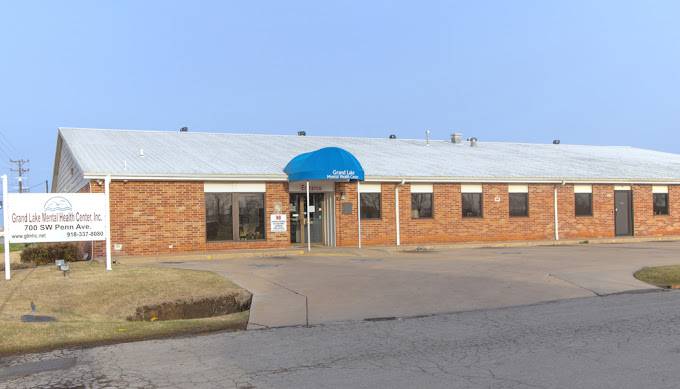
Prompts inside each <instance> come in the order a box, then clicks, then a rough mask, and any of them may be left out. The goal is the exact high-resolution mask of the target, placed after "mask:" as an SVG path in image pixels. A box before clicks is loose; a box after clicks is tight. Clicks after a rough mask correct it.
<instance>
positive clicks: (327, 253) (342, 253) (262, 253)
mask: <svg viewBox="0 0 680 389" xmlns="http://www.w3.org/2000/svg"><path fill="white" fill-rule="evenodd" d="M676 241H680V236H666V237H654V238H640V237H619V238H604V239H602V238H600V239H569V240H559V241H554V240H545V241H508V242H470V243H454V244H447V243H442V244H427V245H411V244H409V245H401V246H370V247H366V248H361V249H360V248H356V247H312V251H311V252H307V251H306V250H305V249H304V248H290V249H253V250H230V251H208V252H201V253H192V252H188V253H176V254H163V255H154V256H129V257H128V256H122V257H115V260H116V262H118V263H124V264H137V263H154V262H172V261H182V262H185V261H211V260H223V259H239V258H272V257H289V256H296V257H298V256H315V257H352V256H354V257H370V256H375V255H384V254H386V253H387V254H394V253H399V254H402V253H403V254H407V253H417V252H423V253H426V252H436V251H440V250H455V249H479V248H513V247H514V248H519V247H542V246H546V247H548V246H576V245H584V246H585V245H601V244H624V243H644V242H676Z"/></svg>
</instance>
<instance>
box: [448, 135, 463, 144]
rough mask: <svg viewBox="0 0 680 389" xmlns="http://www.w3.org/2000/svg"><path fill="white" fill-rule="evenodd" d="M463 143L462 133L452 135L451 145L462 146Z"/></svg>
mask: <svg viewBox="0 0 680 389" xmlns="http://www.w3.org/2000/svg"><path fill="white" fill-rule="evenodd" d="M462 141H463V134H461V133H460V132H454V133H453V134H451V143H455V144H457V145H458V144H460V143H461V142H462Z"/></svg>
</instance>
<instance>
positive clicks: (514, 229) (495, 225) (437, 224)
mask: <svg viewBox="0 0 680 389" xmlns="http://www.w3.org/2000/svg"><path fill="white" fill-rule="evenodd" d="M482 191H483V194H482V199H483V200H482V201H483V204H482V213H483V216H482V217H481V218H478V217H463V215H462V205H461V203H462V196H461V185H460V184H434V185H433V198H434V205H433V211H434V212H433V217H432V218H430V219H426V218H412V217H411V187H410V185H408V184H405V185H403V186H402V187H401V188H400V190H399V204H400V208H401V213H400V224H401V242H402V243H403V244H426V243H447V242H475V241H499V240H539V239H551V238H552V236H553V218H552V215H553V208H552V187H551V186H548V185H530V186H529V216H520V217H518V216H513V217H510V215H509V200H508V185H506V184H484V185H482ZM496 200H498V201H496Z"/></svg>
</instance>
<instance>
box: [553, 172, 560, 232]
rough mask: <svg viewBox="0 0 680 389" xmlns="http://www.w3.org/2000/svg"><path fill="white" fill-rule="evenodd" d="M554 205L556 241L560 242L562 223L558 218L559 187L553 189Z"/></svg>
mask: <svg viewBox="0 0 680 389" xmlns="http://www.w3.org/2000/svg"><path fill="white" fill-rule="evenodd" d="M553 203H554V207H555V240H560V221H559V217H558V216H557V185H555V187H554V188H553Z"/></svg>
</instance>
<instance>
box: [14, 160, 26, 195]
mask: <svg viewBox="0 0 680 389" xmlns="http://www.w3.org/2000/svg"><path fill="white" fill-rule="evenodd" d="M9 162H11V163H14V164H16V165H17V168H16V169H11V170H12V171H13V172H15V173H17V176H18V180H19V193H23V192H24V183H23V181H24V175H25V174H26V173H28V172H29V170H31V169H28V168H24V165H25V164H27V163H28V162H29V160H28V159H18V160H14V159H10V160H9Z"/></svg>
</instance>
